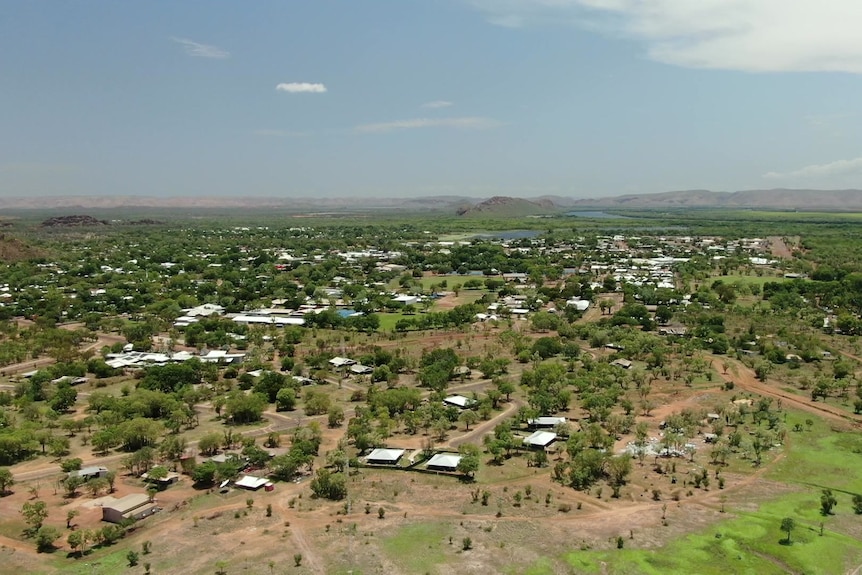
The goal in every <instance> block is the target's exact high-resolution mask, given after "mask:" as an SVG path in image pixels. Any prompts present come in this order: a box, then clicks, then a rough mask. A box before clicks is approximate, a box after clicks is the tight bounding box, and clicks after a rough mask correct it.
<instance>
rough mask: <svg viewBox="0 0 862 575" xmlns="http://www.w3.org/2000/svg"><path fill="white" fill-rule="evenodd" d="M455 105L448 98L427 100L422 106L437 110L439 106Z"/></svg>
mask: <svg viewBox="0 0 862 575" xmlns="http://www.w3.org/2000/svg"><path fill="white" fill-rule="evenodd" d="M454 105H455V104H454V103H452V102H449V101H447V100H434V101H433V102H425V103H424V104H422V107H423V108H429V109H432V110H437V109H439V108H448V107H449V106H454Z"/></svg>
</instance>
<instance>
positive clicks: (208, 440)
mask: <svg viewBox="0 0 862 575" xmlns="http://www.w3.org/2000/svg"><path fill="white" fill-rule="evenodd" d="M221 440H222V436H221V435H220V434H219V433H218V432H216V431H213V432H212V433H207V434H206V435H204V436H203V437H201V438H200V439H199V440H198V451H200V452H201V453H203V454H204V455H215V454H216V453H218V450H219V447H221Z"/></svg>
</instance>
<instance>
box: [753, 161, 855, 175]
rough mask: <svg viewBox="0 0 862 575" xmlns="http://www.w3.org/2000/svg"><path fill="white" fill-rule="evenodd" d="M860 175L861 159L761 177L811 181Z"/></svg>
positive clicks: (806, 167)
mask: <svg viewBox="0 0 862 575" xmlns="http://www.w3.org/2000/svg"><path fill="white" fill-rule="evenodd" d="M860 175H862V157H859V158H853V159H852V160H837V161H835V162H829V163H828V164H811V165H810V166H805V167H804V168H800V169H798V170H793V171H791V172H767V173H765V174H763V177H764V178H766V179H768V180H812V179H832V178H840V177H845V176H855V177H858V176H860Z"/></svg>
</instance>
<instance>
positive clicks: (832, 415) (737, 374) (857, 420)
mask: <svg viewBox="0 0 862 575" xmlns="http://www.w3.org/2000/svg"><path fill="white" fill-rule="evenodd" d="M724 363H727V364H728V365H729V366H732V368H731V369H730V370H729V371H728V373H724V370H723V368H722V364H724ZM712 367H713V369H715V371H716V372H717V373H718V374H719V375H720V376H721V378H722V379H724V380H725V381H732V382H733V384H734V385H735V386H739V387H740V388H741V389H744V390H745V391H750V392H752V393H756V394H758V395H762V396H764V397H772V398H775V399H780V400H781V401H782V404H783V405H784V407H793V408H795V409H801V410H803V411H807V412H809V413H813V414H815V415H818V416H820V417H824V418H826V419H829V420H830V421H832V422H835V423H841V424H844V425H847V424H848V423H849V424H850V425H852V426H854V427H857V428H860V427H862V416H859V415H855V414H852V413H849V412H847V411H844V410H843V409H840V408H838V407H833V406H831V405H828V404H826V403H819V402H814V401H812V400H810V399H808V398H806V397H804V396H801V395H797V394H795V393H791V392H787V391H783V390H781V389H779V388H778V387H776V386H775V385H774V384H769V383H765V382H762V381H760V380H758V379H757V378H756V377H755V376H754V371H753V370H751V369H749V368H748V367H746V366H745V365H744V364H742V363H741V362H739V361H736V360H733V359H729V358H724V357H722V358H718V357H716V356H712Z"/></svg>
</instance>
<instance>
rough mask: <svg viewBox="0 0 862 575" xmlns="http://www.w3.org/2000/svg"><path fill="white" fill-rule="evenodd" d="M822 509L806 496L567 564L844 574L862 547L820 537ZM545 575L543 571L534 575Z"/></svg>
mask: <svg viewBox="0 0 862 575" xmlns="http://www.w3.org/2000/svg"><path fill="white" fill-rule="evenodd" d="M818 507H819V505H818V504H817V503H816V501H815V502H814V503H813V504H812V497H811V496H810V495H809V494H807V493H798V494H792V495H789V496H786V497H783V498H782V499H781V500H779V501H774V502H771V503H768V504H765V505H763V506H761V507H760V509H759V510H757V511H756V512H740V513H736V514H735V515H736V517H735V518H734V519H730V520H729V521H725V522H722V523H719V524H718V525H716V526H714V527H712V528H710V529H707V530H705V531H702V532H700V533H694V534H691V535H688V536H686V537H683V538H682V539H679V540H676V541H674V542H673V543H671V544H670V545H667V546H665V547H663V548H660V549H632V550H629V549H620V550H615V551H600V552H599V551H574V552H571V553H568V554H566V556H565V558H566V561H567V562H568V564H569V566H570V567H571V568H572V570H573V572H574V573H600V572H602V564H603V563H604V564H607V566H608V568H609V571H607V572H611V573H615V574H635V573H637V574H649V575H652V574H655V575H664V574H666V573H699V574H703V575H712V574H715V575H726V574H727V573H746V574H751V575H762V574H765V573H788V572H791V573H810V574H820V573H822V574H824V575H825V574H831V573H842V572H845V571H846V570H847V569H848V568H851V567H855V566H856V565H858V563H859V562H860V561H862V542H860V541H859V540H857V539H855V538H853V537H850V536H848V535H844V534H841V533H837V532H834V531H832V530H830V529H829V528H828V527H827V528H826V529H825V531H824V534H823V536H820V535H819V532H820V520H821V517H820V514H819V510H818ZM784 517H793V518H794V519H795V520H796V529H795V530H794V531H793V532H792V544H790V545H787V544H786V543H784V542H783V540H784V538H785V533H784V532H783V531H781V529H780V526H781V520H782V518H784ZM536 572H537V573H541V572H542V571H536Z"/></svg>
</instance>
